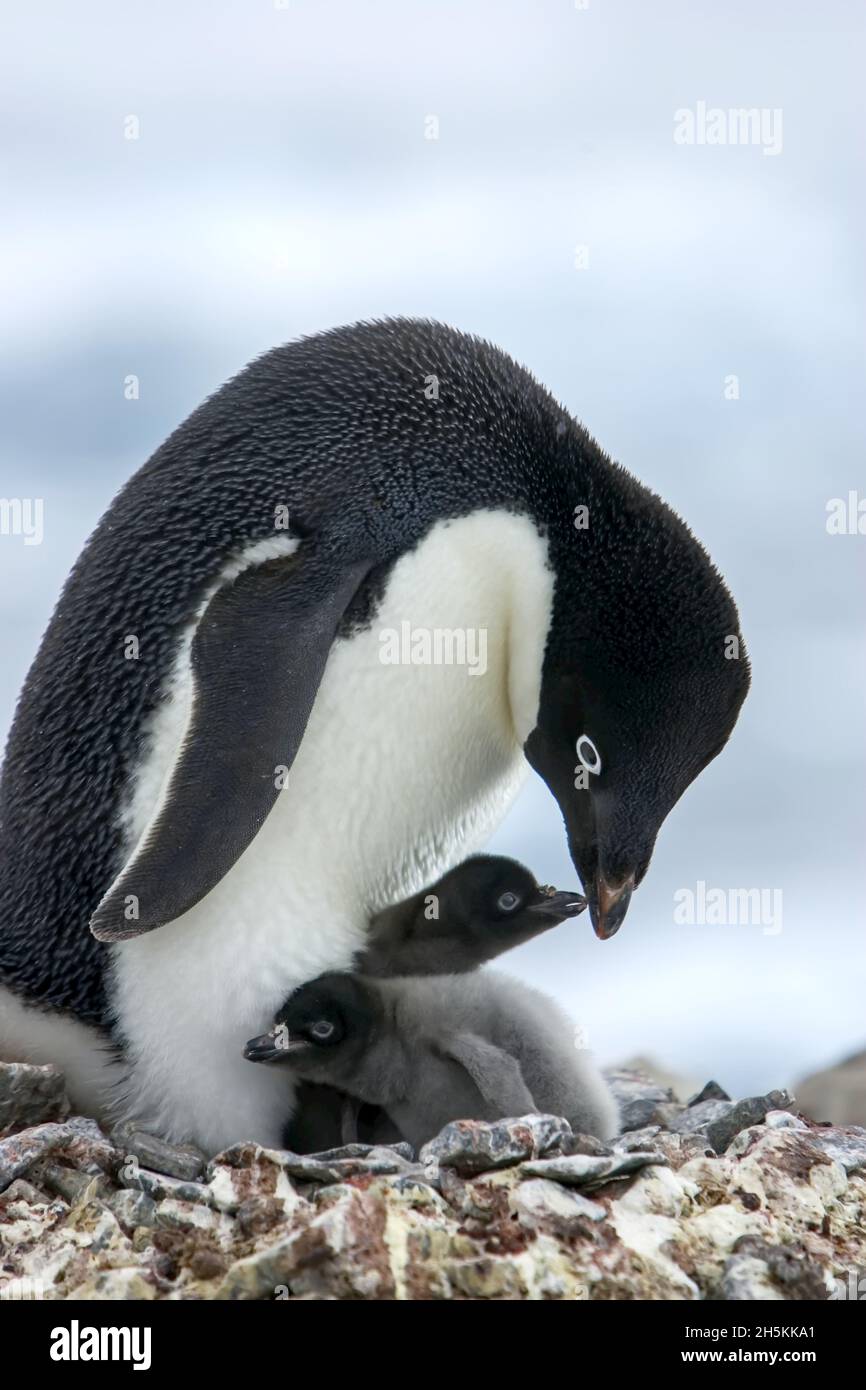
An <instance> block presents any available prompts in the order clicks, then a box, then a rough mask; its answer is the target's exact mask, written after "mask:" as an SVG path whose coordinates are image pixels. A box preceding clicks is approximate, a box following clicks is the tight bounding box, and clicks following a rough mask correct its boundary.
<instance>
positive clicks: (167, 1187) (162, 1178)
mask: <svg viewBox="0 0 866 1390" xmlns="http://www.w3.org/2000/svg"><path fill="white" fill-rule="evenodd" d="M118 1181H119V1182H121V1183H122V1184H123V1186H124V1187H129V1188H132V1189H133V1190H134V1191H135V1192H144V1193H146V1195H147V1196H148V1197H150V1198H152V1199H153V1201H155V1202H161V1201H162V1200H163V1199H164V1198H166V1197H174V1198H176V1200H177V1201H179V1202H202V1203H204V1205H205V1206H209V1205H210V1204H211V1202H212V1201H213V1193H212V1191H211V1190H210V1188H209V1187H206V1186H205V1185H204V1183H200V1182H181V1180H180V1179H179V1178H169V1177H166V1175H165V1174H164V1173H151V1172H150V1170H149V1169H148V1168H140V1167H139V1166H138V1162H137V1161H136V1162H135V1163H129V1162H127V1163H124V1165H123V1166H122V1167H121V1169H120V1171H119V1173H118Z"/></svg>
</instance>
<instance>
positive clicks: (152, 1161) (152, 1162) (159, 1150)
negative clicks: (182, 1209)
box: [111, 1123, 207, 1182]
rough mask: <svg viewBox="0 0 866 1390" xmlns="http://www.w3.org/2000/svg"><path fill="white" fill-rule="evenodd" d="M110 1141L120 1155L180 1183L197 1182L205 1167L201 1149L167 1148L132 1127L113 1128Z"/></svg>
mask: <svg viewBox="0 0 866 1390" xmlns="http://www.w3.org/2000/svg"><path fill="white" fill-rule="evenodd" d="M111 1139H112V1142H113V1143H114V1144H115V1146H116V1147H117V1148H118V1149H120V1151H121V1152H122V1153H123V1154H124V1155H129V1154H132V1155H133V1156H134V1157H135V1158H137V1159H138V1161H139V1163H140V1164H141V1166H142V1167H143V1168H148V1169H150V1170H151V1171H152V1172H154V1173H164V1174H166V1175H167V1176H168V1177H171V1178H180V1179H181V1180H182V1181H184V1182H194V1181H195V1180H196V1178H200V1177H201V1176H202V1174H203V1173H204V1170H205V1165H206V1163H207V1158H206V1156H205V1155H204V1154H203V1153H202V1151H201V1149H197V1148H196V1147H195V1146H194V1145H193V1144H167V1143H166V1142H165V1140H164V1139H159V1138H157V1137H156V1136H155V1135H153V1134H146V1133H145V1132H144V1130H140V1129H137V1128H136V1126H135V1125H134V1124H132V1123H126V1124H122V1125H118V1126H116V1127H115V1128H114V1129H113V1130H112V1131H111Z"/></svg>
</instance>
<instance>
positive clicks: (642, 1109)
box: [605, 1068, 683, 1133]
mask: <svg viewBox="0 0 866 1390" xmlns="http://www.w3.org/2000/svg"><path fill="white" fill-rule="evenodd" d="M605 1076H606V1077H607V1081H608V1084H609V1085H610V1088H611V1090H612V1091H613V1094H614V1097H615V1098H616V1101H617V1104H618V1105H619V1114H620V1129H621V1130H622V1131H623V1133H625V1132H626V1131H628V1130H631V1129H643V1128H644V1127H645V1126H646V1125H654V1124H658V1125H665V1126H666V1125H667V1124H668V1122H669V1121H670V1119H671V1118H672V1117H673V1116H674V1115H676V1114H678V1113H679V1111H680V1110H681V1109H682V1108H683V1107H682V1106H681V1105H680V1103H679V1102H678V1101H677V1100H676V1098H675V1097H674V1093H673V1091H672V1089H671V1087H670V1086H661V1085H659V1083H658V1082H657V1081H653V1080H652V1079H651V1078H650V1077H648V1076H646V1075H644V1074H643V1073H642V1072H639V1071H632V1070H628V1069H625V1068H617V1069H609V1070H607V1071H606V1072H605Z"/></svg>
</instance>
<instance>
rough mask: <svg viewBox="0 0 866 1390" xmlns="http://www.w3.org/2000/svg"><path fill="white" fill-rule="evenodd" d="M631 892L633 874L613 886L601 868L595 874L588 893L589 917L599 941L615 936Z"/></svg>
mask: <svg viewBox="0 0 866 1390" xmlns="http://www.w3.org/2000/svg"><path fill="white" fill-rule="evenodd" d="M633 892H634V874H629V876H628V878H627V879H625V880H624V881H623V882H622V883H620V884H618V885H617V886H615V887H614V886H613V885H612V884H610V883H608V881H607V879H606V878H605V876H604V874H603V873H602V872H601V870H599V872H598V873H597V874H596V875H595V879H594V881H593V884H592V888H591V889H590V894H589V918H590V921H591V922H592V929H593V931H594V932H595V934H596V936H597V937H598V939H599V940H600V941H609V940H610V938H611V937H612V936H616V933H617V932H618V931H619V929H620V927H621V926H622V924H623V922H624V921H625V914H626V913H627V912H628V905H629V903H630V902H631V895H632V893H633Z"/></svg>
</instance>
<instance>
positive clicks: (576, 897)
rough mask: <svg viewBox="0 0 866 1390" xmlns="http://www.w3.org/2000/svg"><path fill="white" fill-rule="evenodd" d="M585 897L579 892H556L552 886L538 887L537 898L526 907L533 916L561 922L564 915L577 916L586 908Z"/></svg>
mask: <svg viewBox="0 0 866 1390" xmlns="http://www.w3.org/2000/svg"><path fill="white" fill-rule="evenodd" d="M586 905H587V904H586V898H584V897H581V895H580V893H572V892H564V893H557V892H556V891H555V890H554V889H552V888H541V889H539V897H538V899H537V900H536V901H535V902H533V903H531V904H530V906H529V907H528V908H527V911H528V912H531V913H532V915H533V917H543V918H545V919H547V920H549V921H551V922H562V921H563V920H564V919H565V918H566V917H577V916H578V914H579V913H581V912H583V911H584V909H585V908H586Z"/></svg>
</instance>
